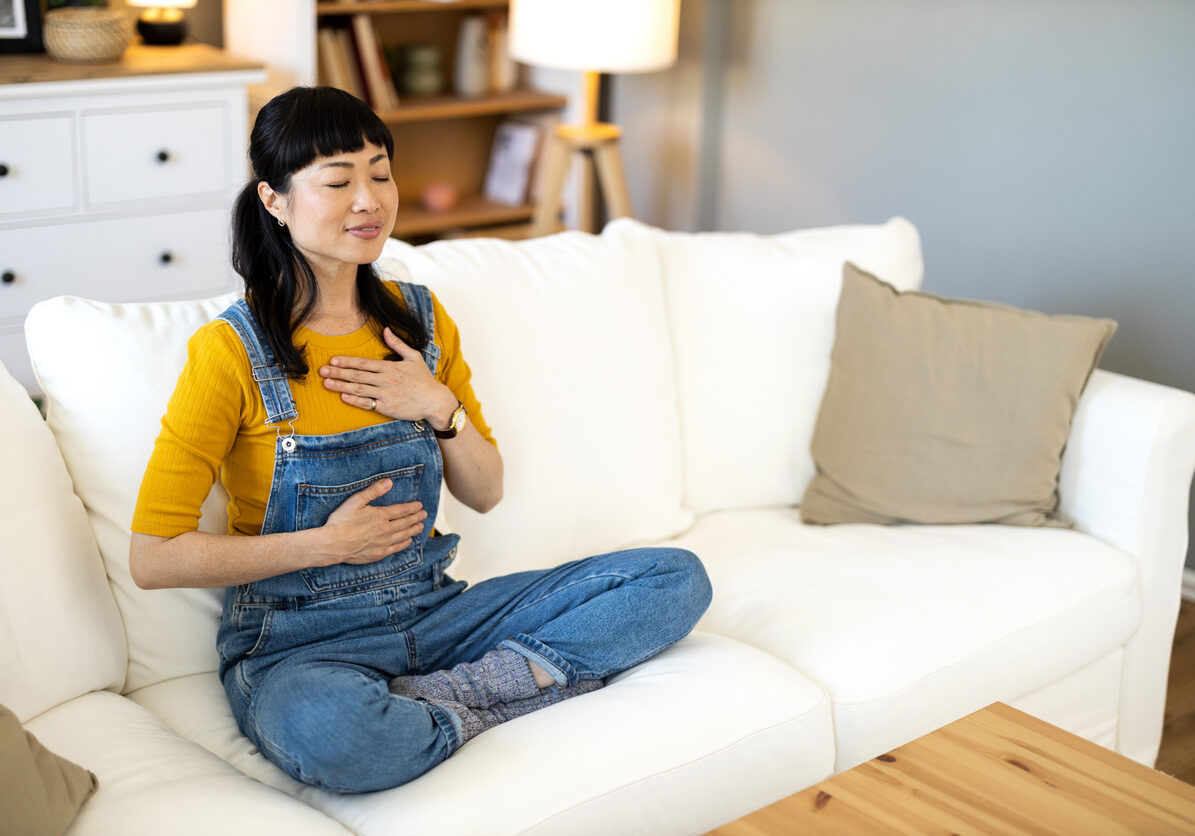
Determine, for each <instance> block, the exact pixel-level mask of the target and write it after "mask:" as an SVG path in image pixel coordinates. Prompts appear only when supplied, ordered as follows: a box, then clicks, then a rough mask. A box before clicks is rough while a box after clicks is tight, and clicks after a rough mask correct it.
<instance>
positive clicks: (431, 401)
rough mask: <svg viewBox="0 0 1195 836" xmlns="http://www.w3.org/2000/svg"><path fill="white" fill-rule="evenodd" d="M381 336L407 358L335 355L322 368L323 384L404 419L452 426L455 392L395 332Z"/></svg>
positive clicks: (345, 398)
mask: <svg viewBox="0 0 1195 836" xmlns="http://www.w3.org/2000/svg"><path fill="white" fill-rule="evenodd" d="M382 338H383V339H384V340H385V341H386V345H388V346H390V348H391V349H393V350H394V353H395V354H397V355H398V356H399V357H400V358H402V359H400V360H370V359H368V358H365V357H333V358H332V359H331V360H330V361H329V364H328V365H327V366H322V367H320V370H319V373H320V377H322V378H324V387H325V388H326V389H329V390H331V391H333V392H339V393H340V399H341V400H342V401H344V402H345V403H347V404H349V405H350V406H355V407H358V408H360V409H376V410H377V411H378V412H380V413H381V414H383V415H385V416H387V417H388V418H397V419H399V420H402V421H423V420H430V421H431V422H432V425H433V426H436V427H444V426H447V424H448V422H449V420H451V417H452V412H453V410H455V409H456V405H457V401H456V397H455V396H454V395H453V394H452V391H451V390H450V389H449V388H448V387H447V386H445V385H444V384H443V383H440V381H438V380H436V379H435V377H433V376H432V373H431V371H430V370H429V369H428V367H427V364H426V363H424V362H423V355H422V354H420V353H419V352H418V351H416V350H415V349H413V348H411V347H410V346H409V345H407V344H406V343H404V342H403V341H402V340H401V339H399V338H398V336H397V335H395V334H394V332H393V331H391V330H390V329H389V328H386V329H384V330H383V331H382Z"/></svg>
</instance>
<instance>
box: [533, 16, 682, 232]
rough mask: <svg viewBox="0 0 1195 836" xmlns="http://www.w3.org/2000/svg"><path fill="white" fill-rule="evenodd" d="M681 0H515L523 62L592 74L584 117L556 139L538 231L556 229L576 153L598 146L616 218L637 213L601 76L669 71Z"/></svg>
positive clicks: (549, 151)
mask: <svg viewBox="0 0 1195 836" xmlns="http://www.w3.org/2000/svg"><path fill="white" fill-rule="evenodd" d="M679 25H680V0H511V4H510V54H511V57H512V58H514V59H515V60H517V61H522V62H524V63H526V64H535V65H537V66H543V67H553V68H556V69H563V70H576V71H580V72H582V73H584V75H585V78H584V90H585V92H584V101H583V109H582V116H581V119H582V121H581V123H580V124H576V125H559V126H557V128H556V130H555V132H554V133H553V135H552V136H551V137H549V138H548V143H547V148H546V149H545V152H544V174H543V179H542V180H541V189H540V202H539V206H538V207H537V208H536V213H535V220H534V221H533V223H532V227H533V234H536V235H543V234H546V233H548V232H551V231H552V230H553V229H554V228H555V226H556V221H557V217H558V215H559V213H560V194H561V191H562V190H563V188H564V180H565V178H566V177H567V175H568V170H569V166H570V164H571V162H572V153H573V152H578V153H581V152H585V151H590V152H592V153H593V158H594V162H595V163H596V165H597V172H598V183H599V186H600V188H601V190H602V193H603V195H604V196H605V198H606V206H607V208H608V209H609V214H610V217H611V218H621V217H629V216H630V215H631V197H630V192H629V191H628V190H627V183H626V174H625V172H624V170H623V165H622V154H621V152H620V151H619V147H618V140H619V137H620V136H621V134H622V132H621V130H620V129H619V128H618V126H617V125H610V124H605V123H599V122H598V120H597V106H598V102H597V99H598V82H599V78H600V74H601V73H603V72H607V73H642V72H652V71H654V70H662V69H665V68H666V67H669V66H671V65H672V64H674V63H675V62H676V40H677V31H678V28H679Z"/></svg>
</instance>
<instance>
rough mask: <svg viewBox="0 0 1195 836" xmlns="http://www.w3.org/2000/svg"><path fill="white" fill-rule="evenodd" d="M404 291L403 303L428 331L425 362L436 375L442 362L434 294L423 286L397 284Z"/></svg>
mask: <svg viewBox="0 0 1195 836" xmlns="http://www.w3.org/2000/svg"><path fill="white" fill-rule="evenodd" d="M396 284H397V285H398V289H399V290H401V291H402V298H403V301H404V302H406V303H407V311H408V312H409V313H410V314H411V315H412V316H414V317H415V318H417V319H418V320H419V321H420V322H422V323H423V327H424V328H425V329H426V330H427V348H425V349H423V360H424V362H425V363H427V367H428V368H429V369H431V370H432V375H433V376H434V375H435V373H436V367H437V366H438V365H439V362H440V346H438V345H436V343H435V339H436V311H435V305H434V304H433V303H432V292H431V291H430V290H428V289H427V288H426V287H425V286H424V285H421V284H409V283H407V282H396Z"/></svg>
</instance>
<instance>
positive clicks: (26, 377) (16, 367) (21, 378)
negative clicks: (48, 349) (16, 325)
mask: <svg viewBox="0 0 1195 836" xmlns="http://www.w3.org/2000/svg"><path fill="white" fill-rule="evenodd" d="M0 363H3V364H4V368H6V369H8V373H9V374H11V375H12V376H13V377H15V378H16V379H17V383H20V384H21V385H22V386H24V387H25V388H26V389H28V390H29V391H31V392H32V391H35V390H37V388H38V387H37V384H36V382H34V380H33V364H32V363H31V362H30V361H29V352H28V350H27V349H26V348H25V332H24V331H18V330H14V329H11V328H9V329H4V330H0Z"/></svg>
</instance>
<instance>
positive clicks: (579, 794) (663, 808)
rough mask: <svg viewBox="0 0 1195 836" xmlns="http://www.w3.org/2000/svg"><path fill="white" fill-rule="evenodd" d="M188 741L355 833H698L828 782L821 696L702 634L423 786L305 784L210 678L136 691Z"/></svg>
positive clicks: (828, 737)
mask: <svg viewBox="0 0 1195 836" xmlns="http://www.w3.org/2000/svg"><path fill="white" fill-rule="evenodd" d="M130 696H131V698H132V699H134V700H135V701H137V702H138V703H140V704H141V705H144V706H146V707H148V708H150V709H151V710H152V711H154V712H155V713H157V714H159V715H160V716H161V717H162V718H163V719H164V720H165V721H166V722H167V723H168V724H170V725H171V726H172V727H173V728H174V729H175V730H176V731H178V732H179V733H180V734H181V735H183V736H185V737H188V738H190V739H191V740H194V741H196V742H197V743H200V744H202V745H203V746H205V747H207V748H208V749H210V750H211V751H212V752H215V753H216V754H217V755H219V756H220V757H221V758H224V759H225V760H227V761H228V762H229V763H231V764H233V765H234V766H236V767H237V768H239V769H241V770H242V771H244V772H245V773H246V774H248V775H250V776H252V777H254V778H257V779H258V780H260V781H262V782H263V783H265V784H268V785H270V786H273V787H277V788H279V789H282V790H284V791H285V792H288V793H290V794H292V795H295V796H297V797H299V798H301V799H302V800H304V801H306V802H307V803H309V804H311V805H312V806H314V807H316V808H318V809H320V810H322V811H323V812H325V813H327V814H328V815H329V816H331V817H333V818H335V819H337V820H339V821H341V822H343V823H344V825H345V826H346V827H348V828H349V829H350V830H352V831H353V832H355V833H360V834H365V835H366V836H368V834H382V833H396V832H403V833H433V832H434V833H438V834H443V836H449V834H475V833H487V834H501V833H570V834H586V833H593V834H608V833H631V832H634V833H698V832H704V831H706V830H709V829H710V828H712V827H715V826H717V825H719V824H722V823H724V822H726V821H730V820H732V819H734V818H737V817H738V816H741V815H743V814H745V813H747V812H749V811H751V810H753V809H756V808H759V807H762V806H764V805H767V804H769V803H771V802H773V801H775V800H777V799H779V798H782V797H784V796H786V795H788V794H790V793H792V792H795V791H797V790H799V789H801V788H803V787H806V786H809V785H811V784H814V783H816V782H817V781H820V780H822V779H824V778H825V777H827V776H828V775H829V774H830V771H831V769H832V767H833V762H834V751H833V730H832V728H831V720H830V707H829V702H828V700H827V699H826V697H825V694H824V693H823V692H822V690H821V689H820V688H818V687H817V686H816V685H813V684H812V683H810V682H809V681H808V680H807V679H805V678H804V677H802V676H801V675H800V674H798V673H797V672H796V671H794V670H793V669H792V668H791V667H789V666H788V665H786V664H784V663H783V662H781V661H779V660H777V659H774V658H772V657H770V656H768V655H767V654H765V653H763V652H761V651H759V650H757V649H755V648H752V647H749V646H746V645H742V644H740V643H738V642H734V641H731V640H729V639H726V638H723V637H720V636H713V635H708V634H702V633H694V634H692V635H690V636H689V637H687V638H686V639H684V640H683V641H681V642H680V643H678V644H676V645H674V646H672V647H671V648H669V649H667V650H665V651H664V652H663V653H661V654H660V655H659V656H656V657H655V658H653V659H651V660H649V661H647V662H645V663H643V664H642V665H638V666H636V667H635V668H633V669H631V670H630V671H627V672H625V673H623V674H621V675H620V676H618V677H615V678H613V680H612V681H611V682H610V684H609V685H607V687H606V688H604V689H602V690H600V691H597V692H594V693H592V694H586V695H584V696H582V697H577V698H575V699H573V700H568V701H566V702H563V703H560V704H558V705H555V706H552V707H551V708H548V709H545V710H543V711H540V712H537V713H535V714H531V715H527V716H525V717H521V718H519V719H517V720H513V721H511V722H509V723H506V724H504V725H502V726H499V727H497V728H496V729H492V730H491V731H488V732H485V733H484V734H482V735H480V736H479V737H477V738H475V739H473V740H471V741H470V742H469V743H467V744H466V745H465V746H464V748H462V749H461V750H460V751H459V752H457V753H456V754H455V755H453V757H452V758H450V759H449V760H447V761H445V762H444V763H443V764H442V765H440V766H438V767H436V768H435V769H433V770H432V771H431V772H429V773H427V774H426V775H424V776H423V777H421V778H419V779H417V780H415V781H413V782H411V783H409V784H406V785H404V786H401V787H397V788H395V789H392V790H386V791H383V792H378V793H371V794H365V795H358V796H346V795H337V794H334V793H328V792H324V791H322V790H317V789H315V788H313V787H308V786H304V785H302V784H299V783H296V782H295V781H293V780H292V779H290V778H289V777H288V776H286V775H285V774H284V773H283V772H282V771H281V770H280V769H278V768H276V767H275V766H273V765H272V764H271V763H269V762H268V761H266V760H265V759H264V758H263V757H262V756H261V755H259V754H258V753H257V752H256V750H255V749H254V748H253V746H252V744H251V743H250V742H249V740H248V739H247V738H245V737H244V736H242V735H241V734H240V733H239V732H238V731H237V728H236V725H235V721H234V720H233V717H232V713H231V712H230V711H229V709H228V705H227V702H226V700H225V697H224V692H223V690H222V689H221V687H220V684H219V682H218V681H217V679H216V677H215V675H214V674H209V675H196V676H190V677H185V678H181V679H176V680H173V681H168V682H162V683H159V684H157V685H154V686H150V687H148V688H144V689H141V690H140V691H136V692H134V693H133V694H131V695H130Z"/></svg>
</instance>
